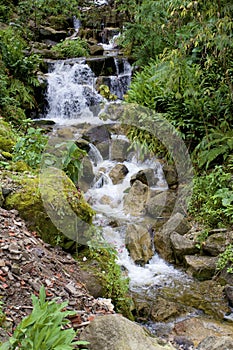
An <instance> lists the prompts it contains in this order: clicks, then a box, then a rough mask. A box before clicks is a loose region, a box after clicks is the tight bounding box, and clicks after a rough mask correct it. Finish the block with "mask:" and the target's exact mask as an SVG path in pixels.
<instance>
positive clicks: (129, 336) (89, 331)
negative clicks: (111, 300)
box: [80, 314, 175, 350]
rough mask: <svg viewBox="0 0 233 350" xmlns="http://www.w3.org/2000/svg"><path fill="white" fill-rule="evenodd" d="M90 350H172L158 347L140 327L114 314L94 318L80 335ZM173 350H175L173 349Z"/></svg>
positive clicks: (169, 347) (153, 339) (171, 347)
mask: <svg viewBox="0 0 233 350" xmlns="http://www.w3.org/2000/svg"><path fill="white" fill-rule="evenodd" d="M80 339H81V340H86V341H88V342H90V347H89V348H90V349H91V350H100V349H101V350H135V349H137V350H145V349H146V350H172V349H174V348H173V346H171V345H164V346H162V345H160V344H159V343H158V340H157V339H156V338H154V337H153V338H152V337H150V336H149V334H148V332H146V331H145V330H144V329H143V328H142V327H141V326H139V325H138V324H136V323H133V322H132V321H129V320H128V319H126V318H124V317H122V316H120V315H118V314H115V315H105V316H101V317H96V318H95V319H94V321H92V322H91V323H90V324H89V325H88V326H87V327H86V328H85V329H84V330H83V332H82V333H81V336H80ZM174 350H175V349H174Z"/></svg>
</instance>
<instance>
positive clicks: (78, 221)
mask: <svg viewBox="0 0 233 350" xmlns="http://www.w3.org/2000/svg"><path fill="white" fill-rule="evenodd" d="M18 184H19V189H18V190H17V191H16V192H15V193H12V194H10V195H9V196H8V197H7V198H6V208H7V209H17V210H18V211H19V213H20V216H21V217H22V218H23V219H25V220H26V221H27V222H28V225H29V227H30V229H32V230H36V231H37V232H38V233H39V234H40V236H41V238H42V239H43V240H44V241H45V242H47V243H49V244H51V245H56V244H59V245H61V246H62V247H64V248H68V247H69V246H70V245H72V243H73V241H77V242H78V243H79V238H80V237H79V235H80V231H81V232H82V234H84V231H85V230H86V229H88V227H89V225H90V224H91V222H92V216H93V215H94V211H93V210H92V208H91V207H90V206H89V205H88V204H87V202H86V201H85V199H84V198H83V196H82V194H81V193H80V192H78V191H77V189H76V187H75V186H74V184H73V182H72V181H71V180H70V179H69V178H68V177H67V176H66V175H65V173H64V172H62V171H60V173H59V174H58V172H57V171H56V172H54V174H50V175H49V174H45V177H43V178H42V180H41V179H40V180H39V178H38V177H35V178H27V179H21V180H18ZM59 185H61V186H62V187H60V186H59Z"/></svg>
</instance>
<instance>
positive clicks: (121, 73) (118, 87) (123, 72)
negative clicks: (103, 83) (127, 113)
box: [109, 57, 132, 100]
mask: <svg viewBox="0 0 233 350" xmlns="http://www.w3.org/2000/svg"><path fill="white" fill-rule="evenodd" d="M114 62H115V65H116V75H115V76H111V77H110V84H109V85H110V86H109V88H110V91H111V93H112V94H114V95H116V96H117V97H118V98H120V99H121V100H122V99H123V97H124V95H125V94H126V92H127V90H128V87H129V85H130V82H131V75H132V67H131V65H130V64H129V62H128V61H127V60H126V59H125V58H121V59H119V58H118V57H114Z"/></svg>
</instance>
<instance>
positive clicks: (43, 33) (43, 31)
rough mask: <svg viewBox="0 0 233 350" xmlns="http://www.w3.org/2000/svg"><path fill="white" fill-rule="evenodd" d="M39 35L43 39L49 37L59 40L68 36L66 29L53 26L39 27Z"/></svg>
mask: <svg viewBox="0 0 233 350" xmlns="http://www.w3.org/2000/svg"><path fill="white" fill-rule="evenodd" d="M39 35H40V38H41V39H42V40H43V39H49V40H52V41H55V42H58V41H61V40H64V39H65V38H66V37H67V32H66V31H65V30H55V29H53V28H51V27H41V28H40V29H39Z"/></svg>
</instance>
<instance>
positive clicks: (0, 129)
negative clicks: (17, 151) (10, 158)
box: [0, 119, 16, 153]
mask: <svg viewBox="0 0 233 350" xmlns="http://www.w3.org/2000/svg"><path fill="white" fill-rule="evenodd" d="M15 142H16V135H15V133H14V132H13V130H12V128H11V126H10V125H9V124H8V123H7V122H5V121H4V120H3V119H0V152H2V151H3V152H9V153H11V152H12V150H13V147H14V145H15Z"/></svg>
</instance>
